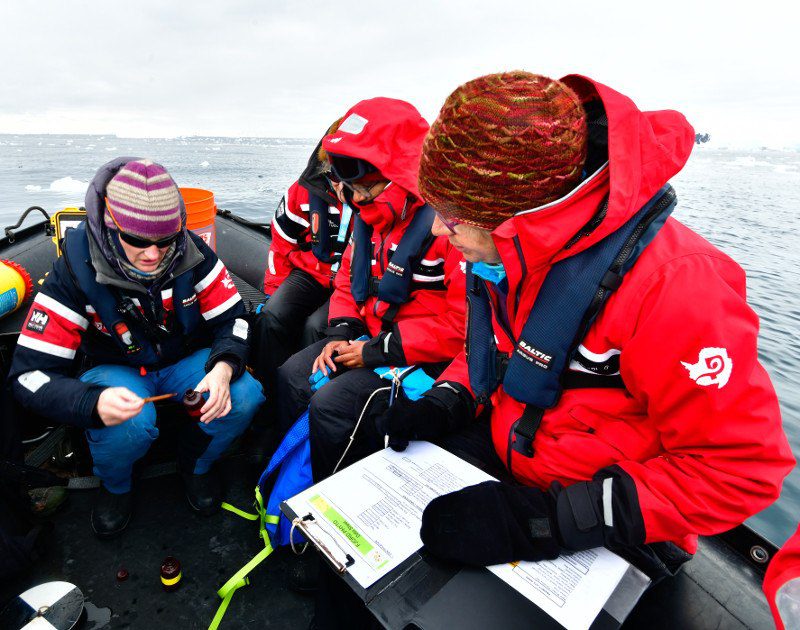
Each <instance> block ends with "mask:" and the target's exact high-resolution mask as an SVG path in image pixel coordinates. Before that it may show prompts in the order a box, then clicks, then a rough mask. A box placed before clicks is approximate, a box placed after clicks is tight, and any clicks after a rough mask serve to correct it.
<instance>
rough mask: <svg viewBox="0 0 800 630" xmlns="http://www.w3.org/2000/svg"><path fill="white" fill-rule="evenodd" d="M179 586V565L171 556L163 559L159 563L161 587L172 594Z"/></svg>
mask: <svg viewBox="0 0 800 630" xmlns="http://www.w3.org/2000/svg"><path fill="white" fill-rule="evenodd" d="M180 584H181V563H180V562H178V559H177V558H175V557H173V556H167V557H166V558H164V562H162V563H161V585H162V586H163V587H164V590H165V591H167V592H168V593H169V592H172V591H174V590H176V589H177V588H178V587H179V586H180Z"/></svg>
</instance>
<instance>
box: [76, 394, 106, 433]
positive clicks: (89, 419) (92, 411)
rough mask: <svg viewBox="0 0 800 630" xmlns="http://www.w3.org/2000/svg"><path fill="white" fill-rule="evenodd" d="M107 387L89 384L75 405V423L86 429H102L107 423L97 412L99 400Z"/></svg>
mask: <svg viewBox="0 0 800 630" xmlns="http://www.w3.org/2000/svg"><path fill="white" fill-rule="evenodd" d="M104 389H106V388H105V387H104V386H102V385H89V386H88V387H87V388H86V389H85V390H84V392H83V394H81V397H80V398H79V399H78V402H77V404H76V405H75V424H76V425H77V426H81V427H83V428H86V429H102V428H103V427H104V426H106V425H105V424H103V421H102V420H101V419H100V415H99V414H98V413H97V401H98V400H100V394H102V393H103V390H104Z"/></svg>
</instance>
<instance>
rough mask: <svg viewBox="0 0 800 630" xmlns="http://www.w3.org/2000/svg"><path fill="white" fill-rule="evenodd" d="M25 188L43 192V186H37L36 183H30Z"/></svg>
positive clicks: (30, 190) (29, 190)
mask: <svg viewBox="0 0 800 630" xmlns="http://www.w3.org/2000/svg"><path fill="white" fill-rule="evenodd" d="M25 190H27V191H28V192H41V190H42V187H41V186H35V185H34V184H28V185H27V186H25Z"/></svg>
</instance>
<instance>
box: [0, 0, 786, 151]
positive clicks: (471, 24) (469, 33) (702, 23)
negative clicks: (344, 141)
mask: <svg viewBox="0 0 800 630" xmlns="http://www.w3.org/2000/svg"><path fill="white" fill-rule="evenodd" d="M738 6H739V5H737V4H736V3H735V2H733V1H731V0H728V1H727V2H719V3H717V2H704V1H703V0H693V1H691V2H684V1H682V0H681V1H674V0H669V1H667V2H659V3H655V2H650V3H647V2H628V1H627V0H626V1H614V0H606V1H602V2H601V1H595V2H591V3H589V2H582V1H578V0H573V1H572V2H564V1H558V0H549V1H548V2H539V1H535V0H521V1H518V2H506V1H502V0H483V1H481V2H474V1H472V0H461V1H458V2H455V1H454V2H435V1H433V0H431V1H429V2H417V1H413V0H394V1H392V2H367V1H362V2H351V1H349V0H346V1H342V2H315V1H313V0H308V1H306V2H285V1H283V2H277V1H275V0H261V1H256V0H218V1H217V2H199V1H194V2H176V1H172V2H170V1H169V0H159V1H157V2H153V1H150V0H138V1H137V2H128V3H124V4H123V3H119V2H109V1H107V0H104V1H102V2H100V1H88V2H87V1H75V0H73V1H71V2H66V1H64V0H61V1H55V0H37V1H36V2H23V1H21V0H20V1H15V0H14V1H12V0H4V1H3V2H2V6H0V59H2V62H0V133H103V134H117V135H120V136H177V135H226V136H284V137H318V136H319V135H320V134H321V132H322V131H324V129H325V128H326V127H327V125H328V124H329V123H330V122H331V121H333V120H334V119H335V118H337V117H338V116H340V115H341V114H343V113H344V112H345V111H346V110H347V109H348V107H349V106H350V105H352V104H353V103H355V102H357V101H359V100H361V99H364V98H369V97H373V96H393V97H397V98H403V99H406V100H408V101H410V102H412V103H413V104H414V105H416V106H417V108H418V109H419V110H420V112H421V113H422V114H423V115H424V116H425V117H426V118H428V120H431V121H432V120H433V119H434V118H435V117H436V114H437V113H438V110H439V107H440V106H441V104H442V102H443V101H444V99H445V98H446V97H447V95H448V94H449V93H450V92H452V91H453V89H455V88H456V87H457V86H458V85H459V84H460V83H463V82H464V81H467V80H469V79H471V78H474V77H477V76H480V75H482V74H486V73H489V72H496V71H500V70H512V69H524V70H529V71H532V72H538V73H542V74H547V75H550V76H554V77H559V76H562V75H564V74H567V73H572V72H577V73H581V74H587V75H589V76H591V77H593V78H595V79H597V80H599V81H601V82H603V83H606V84H607V85H610V86H612V87H614V88H615V89H617V90H619V91H621V92H624V93H626V94H627V95H629V96H630V97H632V98H633V100H634V101H635V102H637V104H638V105H639V106H640V107H642V108H643V109H665V108H672V109H678V110H680V111H682V112H683V113H684V114H686V116H687V117H688V118H689V120H690V122H691V123H692V124H693V125H694V126H695V128H696V130H697V131H699V132H700V131H702V132H708V133H711V135H712V139H713V140H714V144H717V145H718V146H721V145H731V146H761V145H768V146H773V147H783V146H790V147H800V122H799V121H798V116H799V115H800V80H798V79H800V70H798V64H800V59H798V57H799V55H798V49H800V46H798V32H797V23H798V22H797V19H798V10H797V9H795V8H794V3H790V2H788V0H787V1H785V2H780V3H778V2H773V1H771V0H770V1H760V2H750V3H746V4H745V3H743V4H741V7H742V8H741V9H739V8H737V7H738Z"/></svg>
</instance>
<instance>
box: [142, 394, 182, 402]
mask: <svg viewBox="0 0 800 630" xmlns="http://www.w3.org/2000/svg"><path fill="white" fill-rule="evenodd" d="M177 395H178V394H177V393H172V394H160V395H158V396H148V397H147V398H143V399H142V402H146V403H149V402H155V401H157V400H165V399H167V398H172V397H174V396H177Z"/></svg>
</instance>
